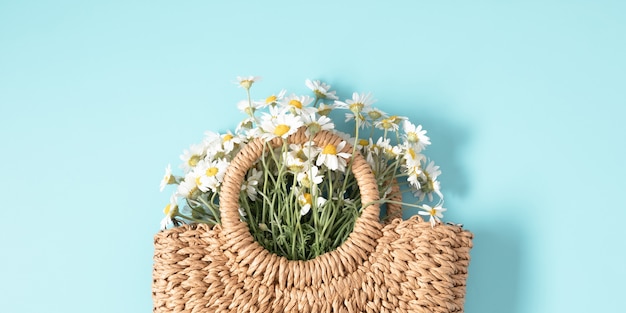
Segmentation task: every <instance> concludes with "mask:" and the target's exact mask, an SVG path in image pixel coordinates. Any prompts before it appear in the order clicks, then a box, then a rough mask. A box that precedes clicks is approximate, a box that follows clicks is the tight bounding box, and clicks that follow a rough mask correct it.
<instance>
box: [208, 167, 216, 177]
mask: <svg viewBox="0 0 626 313" xmlns="http://www.w3.org/2000/svg"><path fill="white" fill-rule="evenodd" d="M217 172H219V169H218V168H217V167H215V166H213V167H209V168H207V170H206V176H209V177H213V176H215V175H217Z"/></svg>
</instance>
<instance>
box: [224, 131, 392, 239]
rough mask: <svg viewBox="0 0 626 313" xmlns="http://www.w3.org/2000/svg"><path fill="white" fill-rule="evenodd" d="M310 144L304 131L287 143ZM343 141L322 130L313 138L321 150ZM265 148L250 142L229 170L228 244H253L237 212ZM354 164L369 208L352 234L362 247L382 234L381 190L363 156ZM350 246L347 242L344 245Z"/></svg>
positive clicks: (357, 155) (276, 143) (277, 142)
mask: <svg viewBox="0 0 626 313" xmlns="http://www.w3.org/2000/svg"><path fill="white" fill-rule="evenodd" d="M308 141H309V137H307V136H306V135H305V132H304V129H303V128H301V129H299V130H298V132H296V133H295V134H293V135H291V136H289V137H288V138H287V142H288V143H295V144H302V143H305V142H308ZM341 141H343V139H342V138H341V137H339V136H337V135H335V134H333V133H331V132H327V131H321V132H319V133H317V134H316V135H315V136H314V137H313V142H314V143H315V144H316V145H317V146H318V147H325V146H326V145H328V144H333V145H335V146H337V145H338V144H339V143H340V142H341ZM282 143H283V140H282V139H281V138H274V139H273V140H271V141H270V142H269V144H270V145H271V146H272V147H278V146H280V145H282ZM265 148H266V147H265V141H264V140H263V139H261V138H257V139H255V140H253V141H251V142H249V143H248V144H247V145H246V146H245V147H244V148H243V149H242V150H241V151H240V152H239V153H238V154H237V155H236V156H235V158H234V159H233V160H232V161H231V163H230V165H229V166H228V169H227V171H226V176H225V177H224V182H223V183H222V187H221V191H220V199H219V201H220V205H219V209H220V214H221V219H222V227H223V229H224V230H225V232H224V235H225V236H226V237H227V238H226V239H227V240H228V241H231V240H232V241H239V242H240V243H241V244H242V245H243V244H245V242H251V241H254V239H253V237H252V235H251V234H250V231H249V230H248V227H247V225H246V224H245V223H243V222H242V221H240V217H239V211H238V209H239V193H240V192H241V185H242V183H243V181H244V178H245V175H246V172H247V171H248V169H250V168H251V167H252V166H253V165H254V163H255V162H256V161H257V160H258V159H259V158H260V157H261V156H262V154H263V151H264V149H265ZM341 152H348V153H352V146H351V145H350V144H346V146H345V148H344V149H343V150H342V151H341ZM352 162H353V163H352V173H353V174H354V177H355V179H356V181H357V184H358V186H359V191H360V193H361V203H363V204H364V205H366V204H370V205H367V206H366V207H365V208H363V210H362V213H361V216H360V217H359V218H357V220H356V222H355V225H354V230H353V232H352V234H351V235H350V237H352V238H353V239H354V240H352V241H351V242H350V244H352V243H354V244H359V242H358V241H359V240H357V239H358V238H361V237H363V239H364V241H363V244H366V243H367V242H369V240H371V239H376V238H378V237H380V234H381V233H380V228H381V227H380V222H379V212H380V209H379V206H378V203H377V202H376V201H378V200H379V195H378V188H377V184H376V179H375V177H374V174H373V173H372V170H371V168H370V166H369V165H368V164H367V162H366V161H365V159H364V158H363V156H362V155H361V154H360V153H358V152H356V153H355V154H353V155H352ZM374 202H376V203H374ZM372 203H373V204H372ZM242 236H243V237H242ZM355 240H356V242H355ZM233 243H234V242H233ZM347 243H348V242H346V243H344V244H347ZM237 246H241V245H237Z"/></svg>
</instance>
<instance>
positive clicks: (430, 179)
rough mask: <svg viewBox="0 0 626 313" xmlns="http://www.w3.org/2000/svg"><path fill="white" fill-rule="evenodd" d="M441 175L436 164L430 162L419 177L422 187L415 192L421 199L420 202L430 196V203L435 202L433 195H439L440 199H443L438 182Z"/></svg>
mask: <svg viewBox="0 0 626 313" xmlns="http://www.w3.org/2000/svg"><path fill="white" fill-rule="evenodd" d="M439 175H441V171H440V170H439V166H436V165H435V162H433V161H430V163H428V166H426V169H424V170H423V171H422V174H421V175H420V177H419V180H420V187H419V188H418V189H417V190H416V191H415V192H414V195H415V196H416V197H419V199H420V201H422V200H424V198H425V197H426V196H428V201H433V193H434V194H437V196H439V198H440V199H443V194H442V193H441V185H440V183H439V181H437V177H439Z"/></svg>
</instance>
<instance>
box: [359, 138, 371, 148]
mask: <svg viewBox="0 0 626 313" xmlns="http://www.w3.org/2000/svg"><path fill="white" fill-rule="evenodd" d="M369 144H370V142H369V141H367V139H359V145H360V146H363V147H367V146H368V145H369Z"/></svg>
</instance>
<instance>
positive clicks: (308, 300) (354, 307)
mask: <svg viewBox="0 0 626 313" xmlns="http://www.w3.org/2000/svg"><path fill="white" fill-rule="evenodd" d="M304 140H305V138H304V135H303V134H302V132H298V133H296V134H295V135H293V136H291V137H289V138H288V141H289V142H303V141H304ZM314 141H315V142H316V144H317V145H318V146H324V145H325V144H327V143H333V144H337V143H339V142H340V141H341V139H340V138H338V137H336V136H335V135H332V134H331V133H326V132H321V133H318V134H317V135H316V136H315V138H314ZM271 143H272V145H274V146H277V145H279V144H281V141H280V140H279V139H275V140H273V141H272V142H271ZM351 149H352V148H351V147H349V145H348V147H346V150H345V151H347V152H351V151H352V150H351ZM262 150H263V142H262V141H261V140H257V141H253V142H251V143H250V144H248V145H247V146H246V147H245V148H244V149H243V150H242V151H241V152H240V153H239V154H238V155H237V157H235V159H234V160H233V161H232V162H231V165H230V166H229V168H228V171H227V174H226V179H225V181H224V183H223V185H222V189H221V191H220V214H221V218H222V225H216V226H213V227H212V228H211V227H210V226H208V225H205V224H192V225H185V226H181V227H176V228H172V229H169V230H165V231H162V232H160V233H158V234H157V235H156V236H155V237H154V245H155V253H154V267H153V283H152V298H153V304H154V310H153V311H154V312H159V313H161V312H167V313H170V312H186V313H187V312H188V313H195V312H438V313H439V312H463V302H464V299H465V284H466V280H467V268H468V266H469V252H470V249H471V247H472V234H471V233H470V232H469V231H466V230H463V229H462V228H461V227H458V226H452V225H443V224H438V225H436V226H435V227H431V226H430V224H429V223H427V222H424V221H423V220H422V219H421V218H420V217H418V216H414V217H412V218H410V219H408V220H405V221H402V220H401V219H393V220H392V221H390V222H389V223H388V224H387V225H383V224H381V223H380V221H379V215H378V214H379V207H378V205H369V206H367V207H365V208H363V211H362V214H361V216H360V217H359V218H358V219H357V221H356V222H355V226H354V230H353V231H352V233H351V234H350V236H349V237H348V239H347V240H346V241H345V242H344V243H343V244H342V245H341V246H339V247H338V248H337V249H336V250H334V251H331V252H328V253H326V254H323V255H321V256H319V257H317V258H315V259H313V260H308V261H290V260H287V259H286V258H284V257H280V256H278V255H276V254H272V253H270V252H269V251H267V250H266V249H265V248H263V247H262V246H260V245H259V244H258V243H257V242H256V241H254V239H253V237H252V235H251V234H250V231H249V229H248V226H247V225H246V224H245V223H243V222H241V221H240V220H239V213H238V210H237V209H238V206H239V205H238V202H237V201H238V197H239V190H240V186H241V183H242V181H243V178H244V176H245V172H246V171H247V169H248V168H249V167H250V166H251V165H252V164H253V163H254V162H255V161H256V160H257V159H258V157H259V156H260V155H261V153H262ZM353 157H354V160H353V167H352V171H353V173H354V176H355V179H356V180H357V183H358V185H359V189H360V192H361V197H362V199H363V203H369V202H371V201H375V200H377V199H378V190H377V188H376V181H375V179H374V177H373V174H372V172H371V169H370V168H369V166H368V165H367V163H366V162H365V160H364V159H363V157H362V156H361V155H360V154H356V155H354V156H353Z"/></svg>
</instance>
